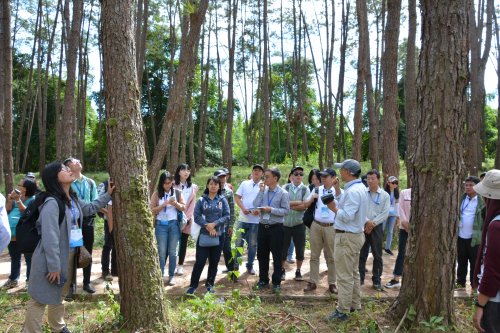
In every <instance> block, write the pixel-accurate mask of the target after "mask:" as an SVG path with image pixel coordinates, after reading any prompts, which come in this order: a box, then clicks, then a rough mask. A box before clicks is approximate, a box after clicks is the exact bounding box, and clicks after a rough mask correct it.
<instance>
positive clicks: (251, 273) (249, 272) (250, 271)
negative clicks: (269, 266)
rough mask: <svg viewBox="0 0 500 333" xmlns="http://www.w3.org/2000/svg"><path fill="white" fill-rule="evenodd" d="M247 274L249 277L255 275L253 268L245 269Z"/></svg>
mask: <svg viewBox="0 0 500 333" xmlns="http://www.w3.org/2000/svg"><path fill="white" fill-rule="evenodd" d="M247 273H248V274H250V275H255V269H253V268H247Z"/></svg>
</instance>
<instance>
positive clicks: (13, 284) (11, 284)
mask: <svg viewBox="0 0 500 333" xmlns="http://www.w3.org/2000/svg"><path fill="white" fill-rule="evenodd" d="M18 285H19V282H18V281H17V280H11V279H8V280H7V282H5V283H4V284H3V286H2V288H1V289H2V290H9V289H12V288H16V287H17V286H18Z"/></svg>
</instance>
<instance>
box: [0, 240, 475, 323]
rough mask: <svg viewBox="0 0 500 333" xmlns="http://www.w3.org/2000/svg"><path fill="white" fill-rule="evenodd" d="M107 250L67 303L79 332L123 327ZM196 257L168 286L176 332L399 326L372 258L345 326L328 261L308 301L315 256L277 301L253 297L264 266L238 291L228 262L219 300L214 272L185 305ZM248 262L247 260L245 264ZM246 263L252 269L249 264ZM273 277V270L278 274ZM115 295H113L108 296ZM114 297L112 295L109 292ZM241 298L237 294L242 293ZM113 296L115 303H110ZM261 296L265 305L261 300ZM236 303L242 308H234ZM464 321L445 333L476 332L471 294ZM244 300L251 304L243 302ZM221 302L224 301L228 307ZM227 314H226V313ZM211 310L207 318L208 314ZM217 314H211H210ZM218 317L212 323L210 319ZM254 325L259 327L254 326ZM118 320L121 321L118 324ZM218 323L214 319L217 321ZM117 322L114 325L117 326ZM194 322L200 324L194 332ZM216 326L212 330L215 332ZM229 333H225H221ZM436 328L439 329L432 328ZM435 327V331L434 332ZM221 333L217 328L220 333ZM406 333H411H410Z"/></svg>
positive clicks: (8, 299)
mask: <svg viewBox="0 0 500 333" xmlns="http://www.w3.org/2000/svg"><path fill="white" fill-rule="evenodd" d="M100 254H101V250H100V249H98V250H95V251H94V253H93V258H94V260H93V266H92V272H93V273H92V279H91V280H92V283H93V285H94V286H95V288H96V290H97V292H96V293H95V294H93V295H91V294H87V293H86V292H84V291H82V289H81V287H82V285H81V284H82V271H81V270H79V271H78V289H77V294H78V297H77V299H76V301H74V302H71V303H67V311H68V313H67V315H66V318H67V321H68V325H69V326H70V328H72V332H119V331H121V330H120V325H119V324H118V323H117V322H119V320H115V323H114V324H112V323H111V322H110V320H111V319H110V318H113V316H116V317H118V303H117V302H116V301H115V297H119V296H116V295H119V288H118V281H117V278H116V277H115V278H114V281H113V282H111V283H109V282H105V281H103V279H102V278H101V267H100ZM194 254H195V250H194V249H188V253H187V256H186V261H185V264H184V269H185V272H184V274H183V275H182V276H176V279H177V285H175V286H166V287H165V295H166V296H167V299H168V302H169V303H168V307H169V308H170V310H171V311H169V313H170V324H171V327H173V329H172V330H173V332H216V331H217V332H394V330H395V328H396V326H397V324H398V323H397V322H396V323H394V322H393V321H392V320H391V319H390V315H388V314H387V312H386V310H387V309H388V308H389V306H390V304H391V303H392V301H393V300H394V299H395V297H397V295H398V292H399V288H395V289H385V290H384V291H383V292H379V291H375V290H374V289H373V288H372V283H371V265H372V257H371V254H370V257H369V258H368V261H367V269H368V273H366V278H365V284H364V285H363V286H362V287H361V292H362V297H363V301H362V304H363V311H362V312H360V313H356V314H355V315H353V316H351V319H350V320H348V321H347V322H345V323H342V324H340V325H339V324H335V325H332V324H331V323H328V322H326V321H325V320H324V318H325V317H326V316H327V315H328V313H329V312H331V311H332V310H333V309H334V306H335V300H336V295H331V294H330V293H329V292H328V282H327V272H326V270H327V267H326V263H325V261H324V258H321V264H320V279H321V282H320V283H319V285H318V288H317V289H316V290H315V291H314V292H312V293H304V292H303V290H302V289H303V288H304V287H305V285H306V281H307V279H308V277H309V255H310V252H309V251H308V250H306V259H305V261H304V263H303V266H302V274H303V276H304V279H305V281H302V282H299V281H294V280H293V277H294V273H295V264H289V263H287V264H286V280H285V281H283V282H282V292H281V295H280V296H276V295H275V294H274V293H272V291H271V290H270V289H268V290H266V291H263V292H257V293H256V292H254V291H253V289H252V286H253V285H254V284H255V283H256V282H257V280H258V261H256V262H255V264H254V267H255V269H256V270H257V275H249V274H248V273H246V271H245V269H244V268H243V267H244V264H243V265H242V267H241V268H240V271H241V272H242V274H241V276H240V278H239V281H238V282H237V283H230V282H228V280H227V275H226V274H225V273H221V271H222V269H223V268H224V260H223V258H221V261H220V262H219V267H218V271H219V274H218V275H217V279H216V292H215V295H214V296H209V297H204V296H203V295H204V294H205V288H204V279H205V277H206V271H207V265H206V266H205V269H204V271H203V274H202V280H201V281H200V287H199V288H198V290H197V293H196V295H197V296H199V297H194V298H192V297H185V296H184V293H185V291H186V289H187V287H188V285H189V281H190V276H191V270H192V267H193V264H194ZM396 255H397V253H396V252H395V255H394V256H389V255H386V254H384V255H383V259H384V273H383V276H382V283H386V282H387V281H389V280H390V279H391V278H392V274H391V272H392V269H393V267H394V261H395V258H396ZM244 258H245V259H246V256H245V257H244ZM244 263H245V261H244ZM271 271H272V268H271ZM9 272H10V257H9V255H8V254H7V253H6V252H4V253H3V254H2V255H0V283H2V284H3V282H4V281H5V280H6V279H7V277H8V275H9ZM24 277H25V268H24V264H23V269H22V273H21V279H24ZM24 287H25V283H24V281H23V282H21V283H20V284H19V287H17V288H15V289H12V290H9V291H8V292H7V293H5V292H3V293H1V294H0V332H18V331H19V330H20V329H21V326H22V318H23V317H24V311H25V309H26V307H25V303H26V301H27V300H28V299H29V296H28V295H27V293H26V292H25V290H24ZM107 290H108V291H107ZM109 290H111V291H112V293H110V292H109ZM235 292H236V293H235ZM110 295H115V296H111V297H110ZM256 296H258V297H256ZM235 297H236V298H237V299H238V302H237V305H235V304H233V302H234V299H235ZM455 298H456V307H455V308H456V311H457V312H456V313H457V321H456V324H455V325H456V326H455V327H454V328H449V327H445V326H443V327H441V328H445V329H446V331H451V330H453V331H457V332H472V330H473V328H472V326H471V323H472V321H471V315H472V306H471V304H472V296H471V294H470V289H467V290H464V291H455ZM243 299H245V301H242V300H243ZM221 300H222V301H221ZM220 307H222V308H220ZM235 307H236V308H238V310H237V313H234V312H229V313H232V315H228V308H230V309H233V310H236V309H234V308H235ZM204 309H205V310H204ZM207 309H210V310H207ZM204 311H209V313H208V312H207V313H206V315H207V318H208V317H210V316H214V315H216V313H217V312H218V311H222V315H220V316H219V319H221V318H223V317H224V316H228V318H226V319H225V320H224V321H223V322H221V323H219V324H218V326H217V325H216V324H215V323H214V321H213V320H211V321H210V324H208V325H209V326H207V327H201V329H200V327H198V326H197V325H199V323H200V318H199V317H198V316H200V315H201V314H203V312H204ZM210 314H211V315H210ZM252 318H254V319H255V320H252ZM115 319H116V318H115ZM215 319H216V318H214V320H215ZM111 321H113V320H111ZM190 321H193V323H191V324H186V323H189V322H190ZM430 322H431V321H430V319H429V322H428V323H423V324H422V323H421V324H420V326H418V327H421V329H417V330H414V331H422V332H425V331H429V332H430V331H432V329H430V330H429V327H428V325H426V324H429V323H430ZM212 325H213V326H212ZM220 325H222V329H220V327H219V326H220ZM432 325H433V327H434V328H436V327H439V326H440V325H439V323H435V324H432ZM432 325H431V326H432ZM216 326H217V327H216ZM403 331H404V330H403Z"/></svg>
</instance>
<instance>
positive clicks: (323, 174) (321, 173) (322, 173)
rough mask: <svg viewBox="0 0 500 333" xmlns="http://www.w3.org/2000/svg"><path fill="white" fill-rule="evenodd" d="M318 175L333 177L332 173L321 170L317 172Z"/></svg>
mask: <svg viewBox="0 0 500 333" xmlns="http://www.w3.org/2000/svg"><path fill="white" fill-rule="evenodd" d="M319 175H320V176H322V177H328V176H332V177H333V175H332V174H330V173H328V172H323V171H321V172H320V173H319Z"/></svg>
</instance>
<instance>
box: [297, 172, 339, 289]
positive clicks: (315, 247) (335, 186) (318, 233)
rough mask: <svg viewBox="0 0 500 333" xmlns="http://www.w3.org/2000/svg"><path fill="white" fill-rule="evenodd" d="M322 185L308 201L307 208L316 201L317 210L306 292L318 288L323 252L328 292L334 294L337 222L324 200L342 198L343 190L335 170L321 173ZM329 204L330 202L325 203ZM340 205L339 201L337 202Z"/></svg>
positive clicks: (335, 287)
mask: <svg viewBox="0 0 500 333" xmlns="http://www.w3.org/2000/svg"><path fill="white" fill-rule="evenodd" d="M320 175H321V183H322V184H323V185H321V186H320V187H319V188H318V191H317V193H316V191H313V193H311V194H310V195H309V198H308V199H307V203H306V206H307V207H309V206H310V205H311V204H312V203H313V201H314V199H317V201H316V209H315V211H314V222H313V223H312V224H311V229H310V233H309V237H310V243H311V261H310V262H309V265H310V270H311V272H310V276H309V278H310V280H309V282H308V283H307V286H306V287H305V288H304V292H309V291H313V290H315V289H316V288H317V284H318V282H319V257H320V255H321V251H322V250H323V253H324V255H325V260H326V265H327V266H328V290H329V291H330V292H331V293H332V294H336V293H337V292H338V290H337V285H336V284H335V282H336V278H337V277H336V273H335V260H334V257H333V255H334V241H335V229H334V228H333V223H334V222H335V213H334V212H333V211H331V210H330V209H328V207H327V206H326V205H325V203H324V202H323V200H322V198H324V199H327V198H328V199H327V200H335V198H336V197H338V196H340V194H341V190H340V187H339V180H338V179H337V173H336V172H335V170H333V169H325V170H323V171H322V172H320ZM325 202H326V203H328V201H325ZM337 203H338V201H337Z"/></svg>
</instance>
